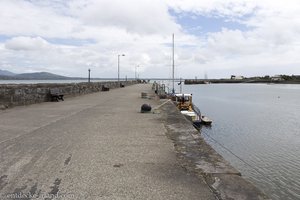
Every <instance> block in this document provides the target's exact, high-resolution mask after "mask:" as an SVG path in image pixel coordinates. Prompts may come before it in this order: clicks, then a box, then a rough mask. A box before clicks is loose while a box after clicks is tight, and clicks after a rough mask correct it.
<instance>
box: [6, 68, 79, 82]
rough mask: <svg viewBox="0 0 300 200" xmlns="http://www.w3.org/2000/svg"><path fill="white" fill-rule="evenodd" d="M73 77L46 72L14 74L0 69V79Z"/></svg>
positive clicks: (63, 78) (56, 78) (65, 78)
mask: <svg viewBox="0 0 300 200" xmlns="http://www.w3.org/2000/svg"><path fill="white" fill-rule="evenodd" d="M74 78H75V77H67V76H61V75H57V74H52V73H48V72H36V73H23V74H15V73H12V72H10V71H7V70H1V69H0V80H67V79H74ZM78 79H80V78H78Z"/></svg>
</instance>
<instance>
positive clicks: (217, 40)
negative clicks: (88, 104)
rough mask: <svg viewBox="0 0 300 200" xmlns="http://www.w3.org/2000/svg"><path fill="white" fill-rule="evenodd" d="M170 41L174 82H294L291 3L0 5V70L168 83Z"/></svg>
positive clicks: (4, 1) (200, 0)
mask: <svg viewBox="0 0 300 200" xmlns="http://www.w3.org/2000/svg"><path fill="white" fill-rule="evenodd" d="M172 33H174V34H175V68H176V70H175V71H176V77H184V78H194V77H195V76H197V77H198V78H203V77H204V74H205V73H206V74H207V75H208V77H209V78H221V77H229V76H230V75H231V74H236V75H243V76H263V75H267V74H269V75H275V74H300V2H299V1H298V0H285V1H274V0H0V69H2V70H9V71H12V72H15V73H24V72H37V71H47V72H51V73H57V74H60V75H66V76H81V77H84V76H86V74H87V70H88V68H91V70H92V76H93V77H106V78H107V77H117V63H118V55H120V54H125V56H124V57H120V69H121V77H125V76H126V75H127V76H128V77H134V76H135V70H136V69H137V70H138V74H139V75H140V77H170V76H171V67H172ZM137 66H140V67H137Z"/></svg>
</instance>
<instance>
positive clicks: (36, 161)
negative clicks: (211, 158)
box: [0, 85, 215, 200]
mask: <svg viewBox="0 0 300 200" xmlns="http://www.w3.org/2000/svg"><path fill="white" fill-rule="evenodd" d="M145 90H150V86H149V85H133V86H130V87H126V88H120V89H114V90H111V91H109V92H99V93H94V94H89V95H84V96H78V97H74V98H68V99H66V100H65V101H64V102H47V103H42V104H35V105H30V106H26V107H15V108H12V109H8V110H4V111H0V155H1V156H0V195H1V196H0V199H78V200H79V199H80V200H83V199H90V200H95V199H155V200H159V199H164V200H167V199H189V200H192V199H197V200H199V199H205V200H210V199H215V197H214V195H213V193H212V192H211V191H210V189H209V187H208V186H207V185H206V184H205V183H204V181H203V180H201V178H196V177H195V176H194V175H192V174H188V173H187V172H186V171H185V170H184V169H183V168H182V167H181V166H180V164H179V163H178V161H177V158H176V153H175V151H174V144H173V142H172V141H171V140H170V139H168V138H167V136H166V134H165V133H166V129H165V127H164V125H163V123H162V122H161V121H160V116H159V114H142V113H140V112H139V111H140V107H141V105H142V104H143V103H150V104H151V105H155V103H156V102H155V101H154V100H145V99H142V98H140V94H141V92H142V91H145Z"/></svg>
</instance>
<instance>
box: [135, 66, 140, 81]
mask: <svg viewBox="0 0 300 200" xmlns="http://www.w3.org/2000/svg"><path fill="white" fill-rule="evenodd" d="M138 67H140V66H139V65H137V66H135V80H137V76H136V73H137V68H138Z"/></svg>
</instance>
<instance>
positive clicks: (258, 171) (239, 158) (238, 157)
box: [203, 132, 270, 180]
mask: <svg viewBox="0 0 300 200" xmlns="http://www.w3.org/2000/svg"><path fill="white" fill-rule="evenodd" d="M203 133H204V134H205V135H206V136H207V137H208V138H210V139H211V140H213V141H214V142H215V143H216V144H218V145H219V146H221V147H222V148H223V149H225V150H227V151H228V152H229V153H231V154H232V155H233V156H235V157H236V158H237V159H238V160H240V161H241V162H243V163H244V164H246V165H247V166H248V167H250V168H252V169H253V170H255V171H256V172H257V173H259V174H260V175H262V176H263V177H265V178H267V179H268V180H270V179H269V177H267V176H266V175H265V174H264V173H263V172H261V171H260V170H259V169H257V168H256V167H254V166H253V165H251V164H249V163H248V162H247V161H245V160H244V159H242V158H241V157H240V156H238V155H236V154H235V153H234V152H232V151H231V150H230V149H228V148H227V147H225V146H224V145H223V144H221V143H220V142H218V141H217V140H216V139H214V138H213V137H211V136H210V135H208V134H206V133H205V132H203Z"/></svg>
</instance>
